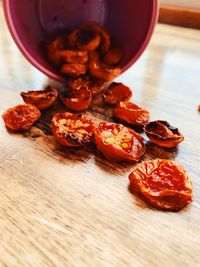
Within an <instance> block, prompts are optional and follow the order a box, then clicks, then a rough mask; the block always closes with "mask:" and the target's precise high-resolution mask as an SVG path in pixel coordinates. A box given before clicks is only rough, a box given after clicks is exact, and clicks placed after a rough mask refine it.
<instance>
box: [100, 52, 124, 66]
mask: <svg viewBox="0 0 200 267" xmlns="http://www.w3.org/2000/svg"><path fill="white" fill-rule="evenodd" d="M121 59H122V52H121V50H120V49H119V48H114V49H111V50H109V51H108V52H107V53H106V54H105V56H104V58H103V62H104V63H105V64H107V65H110V66H113V65H117V64H118V63H119V62H120V61H121Z"/></svg>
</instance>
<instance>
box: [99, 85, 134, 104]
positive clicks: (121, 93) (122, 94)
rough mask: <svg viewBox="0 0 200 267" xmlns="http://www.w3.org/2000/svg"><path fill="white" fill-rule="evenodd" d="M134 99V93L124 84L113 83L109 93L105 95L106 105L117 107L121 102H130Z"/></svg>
mask: <svg viewBox="0 0 200 267" xmlns="http://www.w3.org/2000/svg"><path fill="white" fill-rule="evenodd" d="M131 97H132V91H131V89H130V88H129V87H127V86H125V85H124V84H123V83H116V82H114V83H112V84H111V85H110V86H109V87H108V89H107V91H106V92H105V93H104V94H103V99H104V102H105V103H106V104H109V105H113V106H116V105H118V104H119V103H120V102H121V101H124V100H129V99H130V98H131Z"/></svg>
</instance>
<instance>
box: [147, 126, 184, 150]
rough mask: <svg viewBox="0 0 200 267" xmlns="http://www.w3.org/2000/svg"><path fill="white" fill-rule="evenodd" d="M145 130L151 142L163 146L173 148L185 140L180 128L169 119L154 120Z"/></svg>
mask: <svg viewBox="0 0 200 267" xmlns="http://www.w3.org/2000/svg"><path fill="white" fill-rule="evenodd" d="M144 131H145V133H146V135H147V136H148V138H149V139H150V141H151V142H153V143H155V144H157V145H158V146H161V147H167V148H172V147H175V146H177V145H178V144H180V143H181V142H182V141H183V140H184V136H183V135H182V134H181V133H180V132H179V130H178V129H177V128H175V127H173V126H171V125H170V124H169V123H168V122H167V121H153V122H150V123H148V124H147V125H146V126H145V127H144Z"/></svg>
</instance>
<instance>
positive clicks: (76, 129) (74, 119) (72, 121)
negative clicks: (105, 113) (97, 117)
mask: <svg viewBox="0 0 200 267" xmlns="http://www.w3.org/2000/svg"><path fill="white" fill-rule="evenodd" d="M93 130H94V124H93V122H92V121H91V120H88V119H86V118H84V117H81V116H79V115H76V114H72V113H69V112H65V113H58V114H56V115H55V116H54V117H53V119H52V132H53V135H54V137H55V138H56V140H57V141H58V142H59V143H60V144H61V145H63V146H69V147H81V146H84V145H87V144H90V143H91V142H93Z"/></svg>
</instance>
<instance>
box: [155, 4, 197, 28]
mask: <svg viewBox="0 0 200 267" xmlns="http://www.w3.org/2000/svg"><path fill="white" fill-rule="evenodd" d="M159 22H161V23H166V24H170V25H178V26H183V27H189V28H195V29H200V9H194V8H193V9H192V8H188V7H177V6H168V5H161V7H160V14H159Z"/></svg>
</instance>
